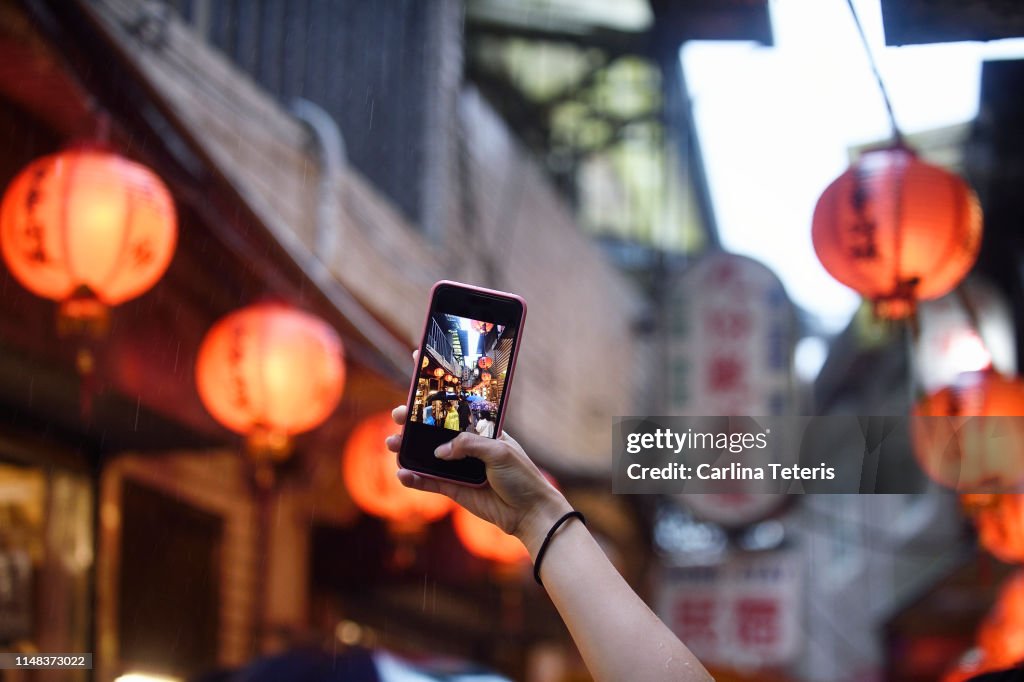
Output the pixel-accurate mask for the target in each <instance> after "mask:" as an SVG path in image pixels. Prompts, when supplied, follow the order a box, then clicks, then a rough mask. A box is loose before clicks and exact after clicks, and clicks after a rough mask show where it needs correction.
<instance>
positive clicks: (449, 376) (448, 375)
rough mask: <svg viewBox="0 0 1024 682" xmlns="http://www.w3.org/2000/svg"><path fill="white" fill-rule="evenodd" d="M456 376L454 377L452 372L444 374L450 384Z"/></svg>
mask: <svg viewBox="0 0 1024 682" xmlns="http://www.w3.org/2000/svg"><path fill="white" fill-rule="evenodd" d="M454 378H455V377H453V376H452V375H451V374H445V375H444V380H445V381H446V382H447V383H449V384H450V383H452V379H454Z"/></svg>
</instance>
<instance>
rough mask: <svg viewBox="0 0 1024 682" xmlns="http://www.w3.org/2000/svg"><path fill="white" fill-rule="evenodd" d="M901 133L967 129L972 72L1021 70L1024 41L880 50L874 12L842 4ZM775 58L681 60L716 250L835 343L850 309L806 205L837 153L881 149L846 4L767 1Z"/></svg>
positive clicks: (879, 114) (871, 3) (873, 98)
mask: <svg viewBox="0 0 1024 682" xmlns="http://www.w3.org/2000/svg"><path fill="white" fill-rule="evenodd" d="M854 5H855V6H856V8H857V13H858V14H859V16H860V18H861V22H862V24H863V25H864V28H865V31H866V32H867V34H868V39H869V40H870V42H871V44H872V51H873V52H874V54H875V56H876V59H877V61H878V64H879V70H880V71H881V73H882V77H883V79H885V82H886V87H887V88H888V90H889V95H890V97H891V98H892V102H893V109H894V110H895V113H896V119H897V121H898V123H899V124H900V127H901V128H902V129H903V130H904V132H907V133H915V132H920V131H924V130H932V129H935V128H942V127H946V126H950V125H953V124H956V123H963V122H965V121H969V120H971V119H973V118H974V117H975V115H976V114H977V110H978V94H979V84H980V76H981V62H982V61H983V60H984V59H986V58H987V59H992V58H997V57H1004V58H1007V57H1021V56H1024V40H1007V41H998V42H993V43H947V44H942V45H922V46H909V47H899V48H895V47H888V48H887V47H885V41H884V35H883V32H882V13H881V8H880V6H879V3H878V0H855V1H854ZM770 8H771V18H772V28H773V31H774V35H775V46H774V47H771V48H764V47H759V46H757V45H754V44H750V43H727V42H693V43H688V44H687V45H686V46H685V47H684V48H683V50H682V61H683V68H684V70H685V74H686V79H687V84H688V86H689V89H690V94H691V96H692V98H693V104H694V113H695V118H696V123H697V130H698V135H699V137H700V143H701V146H702V152H703V155H704V163H705V166H706V170H707V175H708V182H709V185H710V188H711V197H712V203H713V205H714V211H715V217H716V219H717V221H718V226H719V230H720V233H721V238H722V242H723V244H724V246H725V248H727V249H729V250H731V251H736V252H739V253H743V254H747V255H749V256H752V257H754V258H756V259H758V260H760V261H762V262H763V263H765V264H766V265H768V266H769V267H771V268H772V269H773V270H775V272H776V274H778V275H779V277H780V278H781V279H782V281H783V283H784V284H785V286H786V289H787V291H788V292H789V295H790V297H791V298H793V300H794V301H796V302H797V303H798V304H799V305H801V306H803V307H805V308H807V309H808V310H810V311H811V312H813V313H815V314H816V315H817V316H818V318H819V319H820V320H821V323H822V325H823V326H824V328H825V329H826V330H827V331H838V330H840V329H841V328H842V327H843V326H844V325H845V324H846V323H847V322H848V321H849V318H850V316H851V315H852V313H853V312H854V310H855V309H856V307H857V305H858V302H859V298H858V297H857V295H856V294H854V293H853V292H852V291H851V290H849V289H847V288H846V287H844V286H842V285H841V284H839V283H838V282H836V281H835V280H833V279H832V278H831V277H830V276H829V275H828V273H826V272H825V270H824V269H823V268H822V267H821V265H820V264H819V263H818V259H817V258H816V257H815V255H814V249H813V247H812V246H811V237H810V228H811V216H812V214H813V211H814V205H815V203H816V201H817V199H818V196H819V195H820V194H821V192H822V190H824V189H825V187H826V186H827V185H828V183H830V182H831V181H832V180H833V179H835V177H836V176H838V175H839V174H840V173H841V172H843V170H844V169H845V168H846V166H847V165H848V160H849V156H848V153H849V152H848V150H849V148H850V147H853V146H855V145H858V144H864V143H866V142H875V141H878V140H882V139H885V138H887V137H888V135H889V126H888V121H887V118H886V113H885V107H884V104H883V103H882V98H881V96H880V95H879V92H878V87H877V85H876V83H875V81H874V78H873V76H872V73H871V69H870V67H869V65H868V62H867V58H866V57H865V55H864V50H863V47H862V46H861V43H860V39H859V37H858V35H857V31H856V28H855V26H854V23H853V20H852V18H851V15H850V11H849V8H848V7H847V4H846V0H771V2H770Z"/></svg>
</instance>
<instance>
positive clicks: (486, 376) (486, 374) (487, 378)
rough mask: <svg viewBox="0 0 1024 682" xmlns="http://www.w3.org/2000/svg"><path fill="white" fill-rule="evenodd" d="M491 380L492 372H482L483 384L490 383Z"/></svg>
mask: <svg viewBox="0 0 1024 682" xmlns="http://www.w3.org/2000/svg"><path fill="white" fill-rule="evenodd" d="M490 380H491V373H490V372H480V381H482V382H484V383H485V384H486V383H488V382H490Z"/></svg>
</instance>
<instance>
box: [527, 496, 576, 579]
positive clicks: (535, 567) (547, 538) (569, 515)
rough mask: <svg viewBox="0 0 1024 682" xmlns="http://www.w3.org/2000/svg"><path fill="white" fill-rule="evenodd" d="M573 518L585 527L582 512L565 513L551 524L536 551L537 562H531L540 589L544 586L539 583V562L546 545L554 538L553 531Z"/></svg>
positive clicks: (534, 577) (545, 550) (542, 557)
mask: <svg viewBox="0 0 1024 682" xmlns="http://www.w3.org/2000/svg"><path fill="white" fill-rule="evenodd" d="M574 516H575V517H576V518H577V519H579V520H580V523H582V524H583V525H584V526H585V525H587V519H586V517H585V516H583V512H578V511H576V510H575V509H574V510H572V511H571V512H567V513H565V514H564V515H563V516H562V518H560V519H558V520H557V521H555V522H554V524H552V526H551V530H549V531H548V534H547V535H546V536H545V537H544V542H542V543H541V545H540V549H539V550H537V560H536V561H534V562H533V579H534V580H536V581H537V584H538V585H540V586H541V587H543V586H544V583H542V582H541V581H540V562H541V561H543V560H544V553H545V552H547V551H548V545H549V544H551V538H552V537H554V535H555V531H557V530H558V529H559V528H561V527H562V524H563V523H565V522H566V521H568V520H569V519H571V518H573V517H574Z"/></svg>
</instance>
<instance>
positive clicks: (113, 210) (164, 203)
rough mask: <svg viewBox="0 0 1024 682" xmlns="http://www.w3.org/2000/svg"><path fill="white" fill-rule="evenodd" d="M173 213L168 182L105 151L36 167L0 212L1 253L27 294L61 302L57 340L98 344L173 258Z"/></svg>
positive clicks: (77, 152)
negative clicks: (70, 334)
mask: <svg viewBox="0 0 1024 682" xmlns="http://www.w3.org/2000/svg"><path fill="white" fill-rule="evenodd" d="M177 237H178V221H177V214H176V212H175V209H174V202H173V200H172V199H171V195H170V192H169V191H168V190H167V187H166V186H165V185H164V183H163V181H161V180H160V178H159V177H157V176H156V174H154V173H153V172H152V171H151V170H149V169H148V168H146V167H145V166H143V165H141V164H138V163H135V162H134V161H130V160H128V159H126V158H124V157H122V156H119V155H117V154H114V153H111V152H108V151H103V150H100V149H89V148H84V147H83V148H77V149H69V150H66V151H63V152H59V153H57V154H52V155H50V156H45V157H43V158H41V159H37V160H35V161H33V162H32V163H30V164H29V165H28V166H26V167H25V168H24V169H23V170H22V171H21V173H19V174H18V175H17V176H16V177H15V178H14V180H13V181H12V182H11V184H10V185H9V186H8V188H7V191H6V192H5V193H4V197H3V203H2V204H0V247H2V252H3V257H4V261H5V262H6V263H7V266H8V268H9V269H10V271H11V274H13V275H14V277H15V279H17V280H18V281H19V282H20V283H21V284H22V285H23V286H24V287H25V288H27V289H28V290H29V291H31V292H32V293H34V294H36V295H38V296H41V297H43V298H49V299H52V300H54V301H57V302H59V304H60V308H59V317H58V320H59V325H60V328H61V331H86V332H89V333H91V334H92V335H95V336H100V335H101V334H102V333H103V331H105V329H106V327H107V320H108V308H109V307H110V306H114V305H117V304H119V303H123V302H125V301H128V300H130V299H133V298H136V297H137V296H140V295H142V294H144V293H145V292H147V291H148V290H149V289H150V288H151V287H152V286H153V285H154V284H156V282H157V281H158V280H159V279H160V278H161V277H162V276H163V274H164V272H165V271H166V270H167V266H168V265H169V264H170V262H171V258H172V257H173V255H174V249H175V245H176V243H177Z"/></svg>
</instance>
